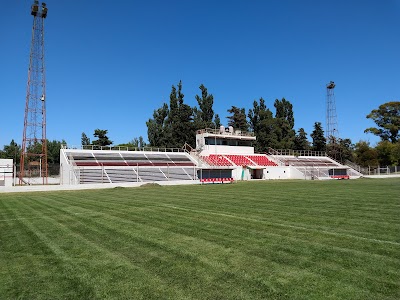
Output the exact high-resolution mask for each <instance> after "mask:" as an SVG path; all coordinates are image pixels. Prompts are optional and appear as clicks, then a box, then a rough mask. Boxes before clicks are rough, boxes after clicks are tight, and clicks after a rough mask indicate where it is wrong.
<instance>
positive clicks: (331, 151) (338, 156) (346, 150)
mask: <svg viewBox="0 0 400 300" xmlns="http://www.w3.org/2000/svg"><path fill="white" fill-rule="evenodd" d="M353 152H354V145H353V144H352V142H351V140H350V139H335V140H333V139H331V141H330V142H329V143H327V144H326V153H327V154H328V156H330V157H332V158H334V159H335V160H336V161H339V162H341V163H345V162H346V160H349V161H353V160H354V157H353Z"/></svg>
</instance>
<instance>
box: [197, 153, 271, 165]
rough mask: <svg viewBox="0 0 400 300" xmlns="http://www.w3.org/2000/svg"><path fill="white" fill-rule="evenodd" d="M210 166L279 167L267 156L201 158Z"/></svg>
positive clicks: (228, 155)
mask: <svg viewBox="0 0 400 300" xmlns="http://www.w3.org/2000/svg"><path fill="white" fill-rule="evenodd" d="M201 158H202V159H203V160H204V161H205V162H206V163H207V164H208V165H210V166H218V167H224V166H277V164H276V163H274V162H273V161H271V160H269V159H268V157H267V156H266V155H236V154H224V155H222V154H221V155H216V154H210V156H202V157H201Z"/></svg>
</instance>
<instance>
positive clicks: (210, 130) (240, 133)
mask: <svg viewBox="0 0 400 300" xmlns="http://www.w3.org/2000/svg"><path fill="white" fill-rule="evenodd" d="M196 133H197V134H203V133H211V134H218V135H236V136H251V137H253V136H254V132H248V131H241V130H234V131H229V129H228V128H225V129H224V130H223V131H222V130H221V129H216V128H205V129H199V130H197V131H196Z"/></svg>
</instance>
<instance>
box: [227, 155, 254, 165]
mask: <svg viewBox="0 0 400 300" xmlns="http://www.w3.org/2000/svg"><path fill="white" fill-rule="evenodd" d="M225 156H226V157H227V158H228V159H229V160H230V161H232V162H233V163H234V164H235V165H237V166H248V165H250V166H253V165H255V163H254V162H252V161H251V160H249V159H248V158H247V157H246V156H244V155H225Z"/></svg>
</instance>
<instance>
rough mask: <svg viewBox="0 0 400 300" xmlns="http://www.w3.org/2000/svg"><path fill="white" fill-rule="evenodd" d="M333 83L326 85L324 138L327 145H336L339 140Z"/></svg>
mask: <svg viewBox="0 0 400 300" xmlns="http://www.w3.org/2000/svg"><path fill="white" fill-rule="evenodd" d="M335 86H336V85H335V83H334V82H333V81H331V82H329V83H328V84H327V85H326V133H325V138H326V141H327V142H328V143H329V142H331V143H336V142H337V141H338V139H339V130H338V122H337V115H336V103H335V91H334V90H335Z"/></svg>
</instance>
